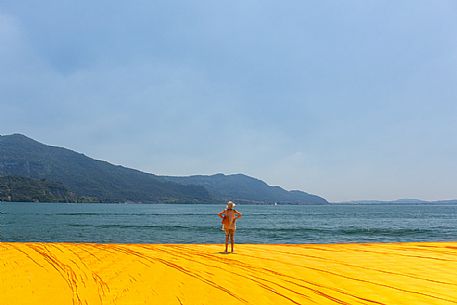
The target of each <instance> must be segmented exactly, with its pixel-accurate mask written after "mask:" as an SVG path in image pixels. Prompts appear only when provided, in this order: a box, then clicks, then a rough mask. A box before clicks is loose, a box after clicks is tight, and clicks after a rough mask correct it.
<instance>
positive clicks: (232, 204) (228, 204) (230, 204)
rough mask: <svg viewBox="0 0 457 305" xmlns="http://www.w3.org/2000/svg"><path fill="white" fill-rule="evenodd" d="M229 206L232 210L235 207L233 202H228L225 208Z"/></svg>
mask: <svg viewBox="0 0 457 305" xmlns="http://www.w3.org/2000/svg"><path fill="white" fill-rule="evenodd" d="M229 206H231V207H232V208H234V207H235V206H236V204H235V202H233V201H231V200H229V201H228V202H227V208H228V207H229Z"/></svg>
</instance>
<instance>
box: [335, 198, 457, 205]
mask: <svg viewBox="0 0 457 305" xmlns="http://www.w3.org/2000/svg"><path fill="white" fill-rule="evenodd" d="M334 204H372V205H376V204H392V205H402V204H457V199H448V200H431V201H427V200H422V199H396V200H352V201H343V202H334Z"/></svg>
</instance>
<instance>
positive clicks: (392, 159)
mask: <svg viewBox="0 0 457 305" xmlns="http://www.w3.org/2000/svg"><path fill="white" fill-rule="evenodd" d="M456 37H457V2H456V1H442V0H437V1H421V0H414V1H370V0H363V1H362V0H360V1H336V0H335V1H279V2H278V1H250V0H242V1H128V2H127V1H83V0H81V1H62V0H60V1H47V0H41V1H8V0H3V1H0V105H1V109H2V116H1V117H2V119H1V121H0V133H1V134H10V133H14V132H20V133H24V134H26V135H28V136H30V137H33V138H35V139H37V140H39V141H41V142H44V143H46V144H52V145H57V146H65V147H67V148H70V149H74V150H77V151H79V152H83V153H85V154H86V155H88V156H91V157H94V158H98V159H103V160H107V161H110V162H112V163H115V164H122V165H125V166H129V167H133V168H137V169H141V170H144V171H148V172H152V173H156V174H166V175H190V174H213V173H218V172H223V173H227V174H229V173H245V174H248V175H252V176H255V177H258V178H260V179H263V180H265V181H266V182H267V183H269V184H272V185H281V186H283V187H285V188H287V189H301V190H304V191H307V192H311V193H315V194H318V195H321V196H324V197H325V198H327V199H329V200H332V201H343V200H352V199H396V198H411V197H413V198H422V199H445V198H456V197H457V193H456V188H455V181H457V158H456V156H457V39H456Z"/></svg>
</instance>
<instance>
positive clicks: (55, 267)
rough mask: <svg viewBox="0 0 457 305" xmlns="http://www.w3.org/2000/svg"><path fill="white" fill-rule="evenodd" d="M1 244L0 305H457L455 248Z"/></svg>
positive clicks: (416, 245) (433, 245) (436, 245)
mask: <svg viewBox="0 0 457 305" xmlns="http://www.w3.org/2000/svg"><path fill="white" fill-rule="evenodd" d="M222 250H223V246H221V245H197V244H189V245H171V244H170V245H163V244H71V243H0V304H1V305H16V304H17V305H26V304H33V305H40V304H46V305H48V304H58V305H65V304H77V305H79V304H88V305H96V304H129V305H133V304H159V305H165V304H178V305H179V304H187V305H200V304H209V305H219V304H224V305H226V304H255V305H260V304H393V305H399V304H406V305H417V304H425V305H432V304H457V242H442V243H385V244H328V245H322V244H309V245H308V244H307V245H251V244H241V245H236V253H235V254H223V253H220V251H222Z"/></svg>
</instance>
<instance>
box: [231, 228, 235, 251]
mask: <svg viewBox="0 0 457 305" xmlns="http://www.w3.org/2000/svg"><path fill="white" fill-rule="evenodd" d="M234 235H235V232H231V234H230V248H231V250H232V253H233V244H234V243H235V237H234Z"/></svg>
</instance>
